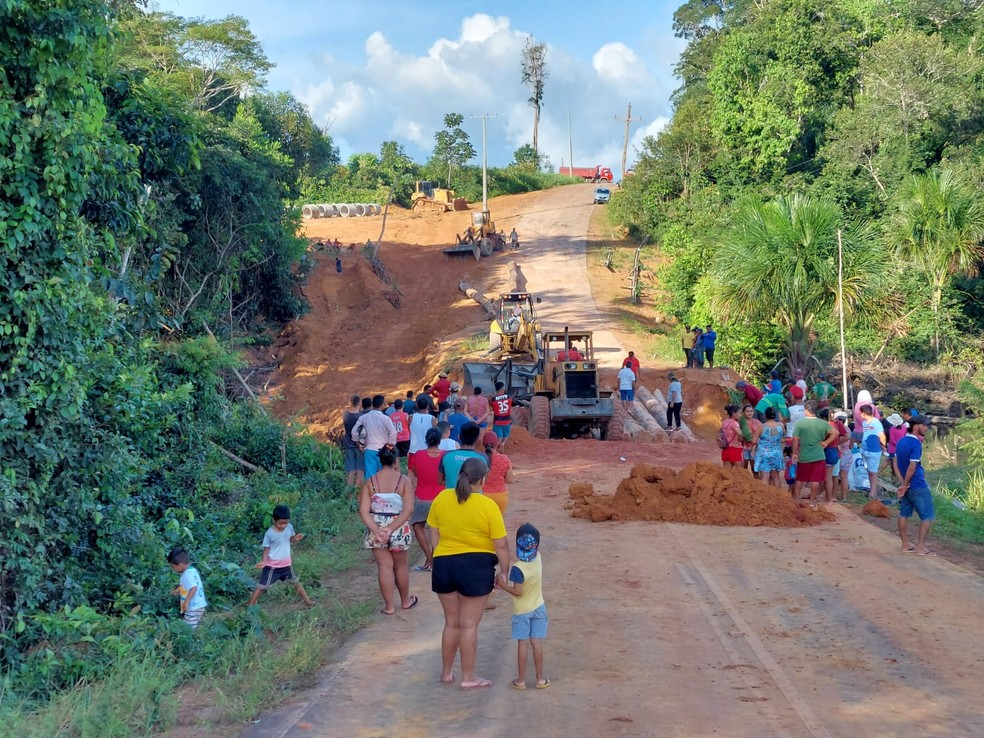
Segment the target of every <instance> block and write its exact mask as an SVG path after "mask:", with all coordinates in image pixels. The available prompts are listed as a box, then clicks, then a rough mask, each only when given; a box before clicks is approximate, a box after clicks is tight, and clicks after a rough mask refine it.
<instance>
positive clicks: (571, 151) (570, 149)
mask: <svg viewBox="0 0 984 738" xmlns="http://www.w3.org/2000/svg"><path fill="white" fill-rule="evenodd" d="M567 148H568V153H569V154H570V155H571V164H570V166H571V168H570V172H571V176H572V177H573V176H574V129H573V128H571V111H570V110H568V111H567ZM560 171H561V172H563V171H564V167H563V165H561V167H560Z"/></svg>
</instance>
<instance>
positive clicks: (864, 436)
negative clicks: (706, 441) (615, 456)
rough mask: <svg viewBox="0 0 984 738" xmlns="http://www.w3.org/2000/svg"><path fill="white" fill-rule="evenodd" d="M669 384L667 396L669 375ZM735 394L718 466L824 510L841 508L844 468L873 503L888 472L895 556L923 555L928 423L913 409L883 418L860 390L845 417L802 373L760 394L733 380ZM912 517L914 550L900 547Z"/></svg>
mask: <svg viewBox="0 0 984 738" xmlns="http://www.w3.org/2000/svg"><path fill="white" fill-rule="evenodd" d="M670 378H671V392H672V391H673V390H672V381H673V379H674V378H673V375H672V374H671V375H670ZM735 388H736V389H737V390H738V391H740V392H741V393H742V396H743V398H744V402H743V403H742V404H741V405H728V406H726V407H725V409H724V410H725V416H726V417H725V419H724V421H723V422H722V423H721V429H720V431H719V432H718V437H717V441H718V445H719V446H720V447H721V462H722V463H723V464H724V465H725V466H728V467H742V468H745V469H748V470H749V471H750V472H751V473H752V474H753V475H755V476H756V477H757V478H758V479H759V480H761V481H763V482H765V483H767V484H771V485H773V486H775V487H779V488H783V487H784V486H786V487H788V489H789V492H790V494H791V495H792V497H793V499H796V500H799V499H801V498H802V496H803V494H804V488H806V490H805V491H806V495H805V499H806V500H808V501H809V503H810V504H811V505H816V504H817V503H818V498H819V496H820V492H821V490H822V492H823V498H822V501H823V502H825V503H832V502H835V501H846V500H847V495H848V492H849V490H850V489H851V487H852V485H851V483H850V479H849V472H850V469H851V468H852V467H858V468H861V467H863V469H864V473H865V474H866V476H867V487H868V494H869V496H870V497H871V498H872V499H880V497H881V495H880V490H881V486H882V484H881V481H880V474H881V473H882V472H883V471H885V470H888V471H889V472H890V473H891V475H892V477H893V478H894V479H895V480H896V481H897V483H898V487H897V496H898V498H899V536H900V538H901V539H902V547H903V550H905V551H911V552H915V553H918V554H921V555H931V552H930V551H929V549H928V548H927V547H926V537H927V536H928V534H929V531H930V529H931V528H932V524H933V520H934V517H935V515H934V510H933V499H932V494H931V493H930V489H929V485H928V484H927V482H926V478H925V475H924V472H923V469H922V464H921V459H922V441H923V437H924V435H925V432H926V428H927V426H928V420H927V419H926V418H925V417H924V416H922V415H921V414H920V413H919V412H918V411H917V410H916V409H915V408H909V409H905V410H902V411H901V413H896V412H892V413H889V414H888V415H887V416H883V414H882V412H881V411H880V409H879V408H878V406H877V405H876V404H875V403H874V401H873V400H872V397H871V393H870V392H869V391H867V390H861V391H860V392H858V395H857V399H856V401H855V403H854V406H853V412H851V413H849V412H848V411H847V410H835V409H834V408H832V403H834V402H835V401H836V400H837V399H838V396H837V391H836V389H835V388H834V386H833V385H832V384H830V383H829V382H828V381H827V379H826V377H825V376H824V375H823V374H818V375H817V379H816V382H815V383H814V384H813V386H812V387H810V386H808V384H807V382H806V379H805V377H804V374H803V372H802V371H797V372H794V374H793V376H792V377H791V378H789V380H788V382H787V383H785V384H784V383H783V381H782V380H781V378H780V375H779V373H778V372H777V371H773V372H772V373H771V374H770V376H769V379H768V380H767V381H766V382H765V383H764V384H763V385H762V386H761V387H757V386H755V385H754V384H752V383H750V382H746V381H744V380H740V381H738V382H736V383H735ZM668 406H669V405H668ZM667 423H669V410H668V411H667ZM855 486H857V487H860V488H862V489H863V486H862V485H855ZM913 512H915V513H916V514H918V515H919V518H920V527H919V531H918V537H917V542H916V544H915V545H912V544H911V543H910V542H909V539H908V520H909V518H910V517H911V516H912V514H913Z"/></svg>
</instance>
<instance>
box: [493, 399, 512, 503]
mask: <svg viewBox="0 0 984 738" xmlns="http://www.w3.org/2000/svg"><path fill="white" fill-rule="evenodd" d="M492 430H494V431H495V435H496V436H497V437H498V439H499V441H498V446H499V447H500V448H503V449H505V447H506V442H507V441H508V440H509V434H510V432H511V431H512V397H510V396H509V393H507V392H506V385H505V384H504V383H502V382H496V383H495V396H494V397H493V398H492ZM503 512H505V510H503Z"/></svg>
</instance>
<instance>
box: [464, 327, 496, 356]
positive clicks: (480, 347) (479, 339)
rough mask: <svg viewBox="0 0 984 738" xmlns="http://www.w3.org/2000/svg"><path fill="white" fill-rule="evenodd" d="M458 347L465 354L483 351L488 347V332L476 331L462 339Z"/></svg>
mask: <svg viewBox="0 0 984 738" xmlns="http://www.w3.org/2000/svg"><path fill="white" fill-rule="evenodd" d="M460 349H461V353H462V354H465V355H470V354H482V353H485V352H486V351H488V349H489V332H488V331H487V330H486V331H478V332H477V333H475V334H474V335H472V336H471V337H469V338H465V339H463V340H462V341H461V347H460Z"/></svg>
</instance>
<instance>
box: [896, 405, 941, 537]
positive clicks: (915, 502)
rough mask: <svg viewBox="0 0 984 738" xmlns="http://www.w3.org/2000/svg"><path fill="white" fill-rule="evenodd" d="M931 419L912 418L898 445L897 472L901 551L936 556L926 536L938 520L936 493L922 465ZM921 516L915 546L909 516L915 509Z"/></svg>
mask: <svg viewBox="0 0 984 738" xmlns="http://www.w3.org/2000/svg"><path fill="white" fill-rule="evenodd" d="M928 424H929V421H928V420H926V418H924V417H923V416H922V415H913V416H912V417H911V418H909V432H908V433H906V435H905V437H904V438H903V439H902V440H900V441H899V443H898V445H897V446H896V447H895V465H896V471H897V473H898V475H899V476H900V477H902V484H900V485H899V489H898V495H899V538H901V539H902V551H903V552H905V553H916V554H919V555H920V556H935V555H936V554H934V553H933V552H932V551H930V550H929V549H928V548H927V547H926V539H927V538H928V537H929V531H930V529H932V527H933V520H935V519H936V512H935V510H934V509H933V493H932V492H931V491H930V489H929V485H928V484H927V483H926V475H925V474H924V473H923V468H922V441H923V436H924V435H925V434H926V426H927V425H928ZM913 510H915V512H916V513H917V514H918V515H919V533H918V536H917V538H916V545H915V546H913V545H911V544H910V543H909V518H911V517H912V512H913Z"/></svg>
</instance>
